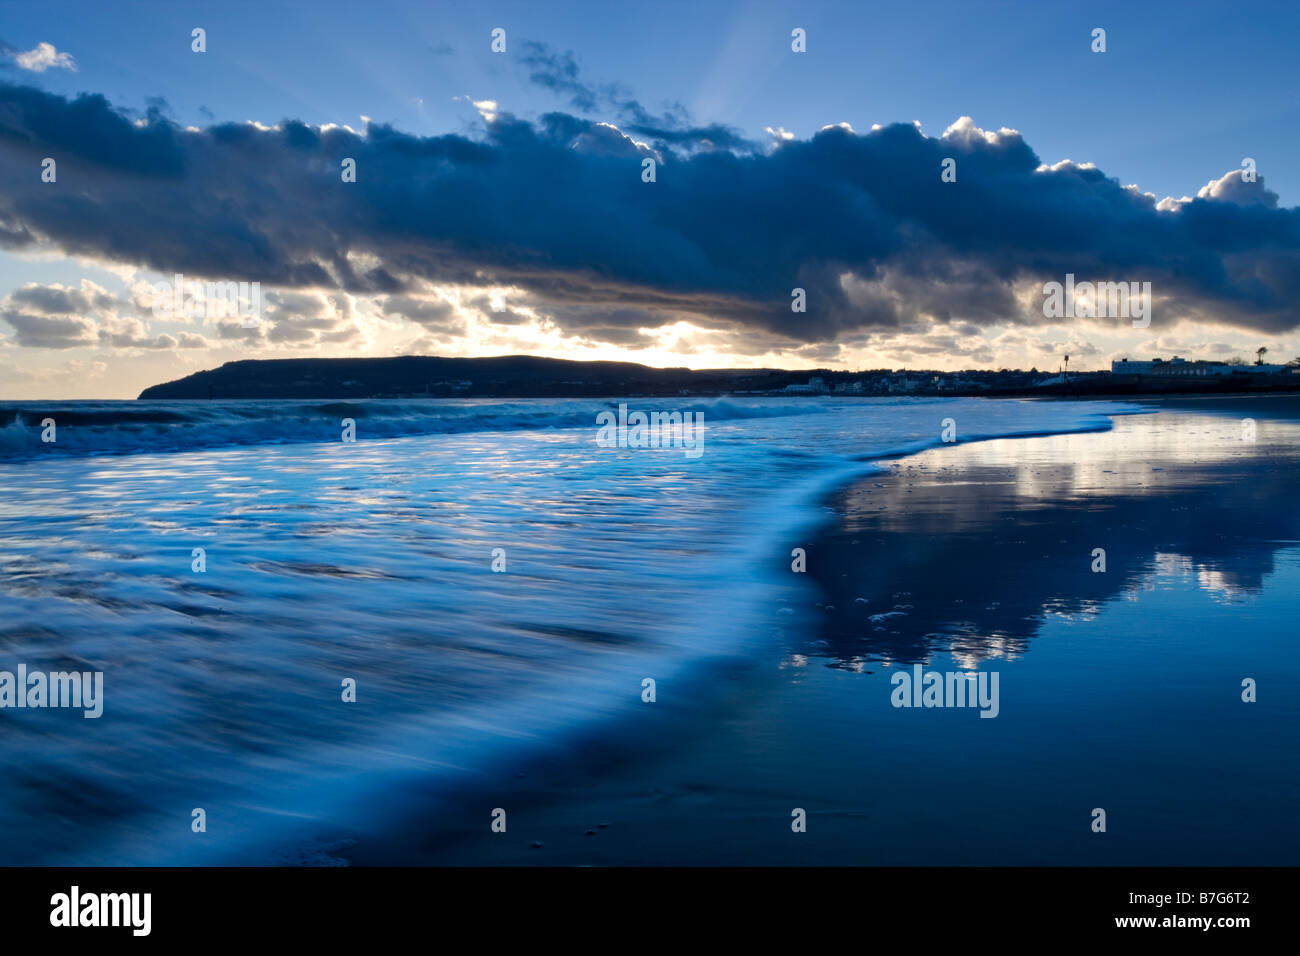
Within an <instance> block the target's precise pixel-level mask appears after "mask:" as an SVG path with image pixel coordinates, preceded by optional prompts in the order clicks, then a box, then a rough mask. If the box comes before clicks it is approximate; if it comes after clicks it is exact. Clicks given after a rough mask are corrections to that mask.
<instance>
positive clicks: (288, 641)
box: [0, 398, 1300, 866]
mask: <svg viewBox="0 0 1300 956" xmlns="http://www.w3.org/2000/svg"><path fill="white" fill-rule="evenodd" d="M624 404H627V405H628V406H629V407H630V408H631V409H632V411H633V412H635V411H637V410H644V409H648V410H652V411H653V410H659V411H664V409H663V405H662V403H648V402H646V401H644V400H641V401H635V400H630V401H628V402H626V403H625V402H622V401H620V400H614V401H585V400H584V401H549V400H541V401H535V402H458V401H443V400H430V401H427V402H402V403H389V402H353V403H324V404H321V403H303V402H282V403H275V402H265V403H222V402H214V403H197V404H195V403H188V404H187V403H184V402H170V403H167V402H160V403H133V404H131V405H130V406H129V408H123V407H120V406H119V405H115V404H113V403H98V404H96V403H83V404H81V405H76V404H75V403H72V404H70V405H67V406H61V407H49V406H40V407H32V406H28V405H20V406H18V407H16V408H14V407H11V408H9V409H7V410H5V414H6V416H7V418H6V419H5V421H6V422H7V424H6V425H5V427H4V429H3V431H4V435H3V436H2V437H3V438H4V439H5V441H4V443H3V447H4V448H6V449H8V455H7V457H6V458H5V460H3V461H0V479H2V480H3V482H4V484H5V486H6V487H7V488H9V489H11V490H10V492H9V494H8V497H7V500H6V503H5V505H4V507H3V509H0V562H2V563H3V567H4V570H5V572H6V573H5V575H4V577H3V578H2V579H0V580H3V582H4V588H5V593H4V597H5V599H6V607H7V609H8V614H7V619H6V621H5V622H4V623H3V625H0V647H3V649H4V651H5V659H6V661H7V663H5V664H4V665H3V666H0V670H5V671H12V672H15V673H17V672H19V668H20V667H24V668H26V672H28V673H41V674H45V673H49V674H54V673H56V672H57V673H62V672H66V671H75V672H77V673H81V674H86V675H90V676H92V677H94V679H95V681H96V683H95V684H94V686H95V687H96V688H99V687H101V686H102V692H100V691H97V696H96V702H95V708H96V714H97V715H96V716H95V717H94V719H84V717H83V714H82V713H81V712H79V711H77V710H70V709H62V710H59V709H49V708H35V709H33V708H8V707H6V708H4V709H0V723H2V724H3V727H4V732H5V733H6V739H7V747H6V751H5V767H4V769H5V771H6V773H7V774H8V779H9V780H10V781H11V786H10V787H8V788H7V789H6V791H5V792H4V794H3V795H0V832H3V833H5V834H7V835H9V836H11V837H13V839H8V840H6V841H5V844H4V846H5V850H4V856H3V859H2V860H0V862H4V863H11V864H12V863H74V864H103V863H113V862H116V863H138V864H145V865H149V864H169V863H170V864H177V863H179V864H185V865H203V864H212V863H224V864H238V865H250V864H251V865H258V864H273V863H289V864H301V865H343V864H353V865H360V866H364V865H373V864H446V865H480V864H481V865H494V864H543V865H588V864H590V865H637V864H654V865H687V864H702V865H726V864H751V863H752V864H881V865H883V864H906V865H929V864H943V863H961V864H981V865H988V864H1000V863H1006V864H1021V863H1045V864H1069V863H1085V864H1101V863H1137V862H1141V863H1145V864H1160V863H1201V864H1220V863H1224V864H1227V863H1263V862H1272V863H1293V862H1295V860H1294V855H1295V847H1296V845H1297V841H1296V840H1295V835H1296V834H1295V830H1294V827H1293V825H1292V824H1291V823H1290V822H1289V821H1290V819H1291V818H1290V816H1289V815H1288V812H1287V808H1288V807H1289V806H1290V805H1291V802H1292V801H1294V799H1295V797H1296V796H1297V772H1296V769H1295V768H1296V766H1297V765H1298V764H1300V761H1297V760H1296V759H1295V758H1296V756H1297V753H1296V741H1297V733H1296V731H1297V727H1298V726H1300V722H1298V721H1297V711H1296V705H1295V703H1294V702H1295V700H1296V694H1295V691H1296V689H1297V670H1296V665H1295V662H1294V655H1291V654H1288V653H1287V651H1288V642H1289V641H1290V640H1291V635H1292V634H1293V632H1294V627H1293V622H1294V619H1295V611H1296V607H1295V598H1294V595H1295V594H1296V593H1298V592H1297V587H1296V585H1297V584H1300V578H1298V575H1300V564H1298V561H1297V553H1298V552H1297V547H1298V545H1297V541H1300V528H1297V525H1296V516H1295V514H1294V510H1293V509H1292V507H1291V502H1292V501H1293V500H1294V496H1295V490H1296V482H1295V477H1294V476H1295V473H1296V472H1295V465H1296V458H1297V453H1298V452H1300V425H1298V424H1297V415H1296V409H1295V403H1294V402H1292V401H1290V400H1288V399H1280V398H1269V399H1231V400H1227V399H1225V400H1199V401H1193V402H1169V403H1168V404H1167V405H1149V406H1138V405H1132V404H1121V403H1114V402H1104V403H1103V402H1052V401H1045V402H1044V401H1038V402H1034V401H1020V400H1007V401H990V400H977V399H929V398H919V399H908V398H901V399H890V400H881V399H869V400H856V401H855V400H839V399H832V398H809V399H802V400H800V399H793V400H791V399H785V400H779V399H778V400H772V399H734V400H713V401H707V402H695V403H688V402H684V403H683V405H682V407H681V408H680V409H678V411H681V412H682V413H684V414H690V415H691V416H692V417H693V418H694V420H696V421H700V420H702V421H703V423H704V425H703V429H702V430H698V429H697V434H696V435H695V436H694V438H693V442H692V444H691V445H690V446H689V447H686V446H683V447H678V446H675V445H673V444H672V443H667V444H661V445H660V446H659V447H651V446H648V445H645V444H642V443H640V442H639V441H631V440H629V441H613V440H610V441H604V440H602V434H603V433H602V431H601V422H602V421H607V420H608V418H609V416H618V417H620V418H621V416H623V414H624V410H623V409H622V408H621V406H622V405H624ZM697 416H702V418H699V417H697ZM44 417H52V418H55V419H56V420H58V421H60V422H61V424H60V427H59V443H58V444H57V445H48V446H43V445H41V444H40V442H39V441H36V440H34V439H33V437H32V436H33V435H34V434H38V433H39V432H38V431H37V430H36V429H34V428H32V427H31V425H30V423H31V422H39V421H41V420H42V418H44ZM345 417H346V418H347V419H348V420H350V421H352V422H353V423H354V428H355V441H348V440H347V438H346V437H345V438H343V440H340V439H339V437H338V436H339V431H338V423H339V421H340V419H342V418H345ZM627 417H628V418H629V419H630V418H631V414H630V413H629V414H628V416H627ZM1247 419H1249V420H1250V423H1251V424H1249V425H1248V424H1247V422H1246V420H1247ZM621 434H622V433H621V432H620V435H621ZM1248 439H1249V440H1248ZM697 451H698V452H699V454H693V452H697ZM1099 551H1102V552H1104V565H1105V566H1104V570H1101V569H1100V568H1099V567H1098V553H1099ZM931 672H933V673H934V674H935V675H937V677H936V679H938V680H940V681H941V682H942V683H943V690H944V694H945V695H948V696H944V697H942V698H940V699H937V700H932V699H930V698H929V697H927V691H926V689H925V688H924V687H923V685H924V684H926V682H927V681H929V680H930V677H929V675H930V673H931ZM965 674H970V675H973V677H974V680H973V681H972V682H971V683H970V685H969V686H970V687H971V696H970V700H969V701H968V700H966V699H965V697H964V696H963V697H962V698H961V700H960V701H959V700H958V699H957V698H956V697H955V696H952V695H955V694H956V693H957V690H958V689H960V688H962V687H964V686H966V685H965V682H966V678H965V677H963V676H962V675H965ZM99 675H102V678H101V676H99ZM895 677H900V678H901V679H902V680H903V681H905V682H908V686H900V685H899V684H898V683H897V682H896V681H895ZM1248 679H1249V680H1250V681H1253V682H1255V684H1256V685H1257V699H1256V700H1254V701H1253V702H1249V703H1247V702H1245V701H1244V700H1243V699H1242V695H1243V681H1245V680H1248ZM101 680H102V684H101V683H99V682H100V681H101ZM912 685H914V686H912ZM87 686H90V685H87ZM1253 693H1254V692H1253ZM896 703H897V704H899V705H897V706H896ZM903 703H906V704H907V706H902V705H901V704H903ZM939 705H942V706H939ZM1098 809H1100V810H1103V811H1104V812H1105V814H1106V827H1107V828H1106V830H1105V832H1095V831H1094V830H1093V826H1094V817H1095V811H1096V810H1098ZM196 810H202V811H203V815H204V820H205V821H206V829H202V830H199V829H195V828H194V827H193V826H192V820H193V819H195V811H196Z"/></svg>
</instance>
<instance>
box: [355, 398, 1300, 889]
mask: <svg viewBox="0 0 1300 956" xmlns="http://www.w3.org/2000/svg"><path fill="white" fill-rule="evenodd" d="M1160 405H1161V407H1162V409H1163V410H1162V411H1161V412H1160V413H1159V414H1154V415H1142V416H1122V417H1118V418H1116V419H1115V428H1114V430H1112V431H1110V432H1105V433H1094V434H1085V435H1069V436H1053V437H1044V438H1029V439H1010V440H998V441H991V442H982V443H974V444H970V445H956V446H948V447H943V448H939V449H935V450H933V451H929V452H925V453H922V454H920V455H915V456H911V457H908V458H905V459H901V460H898V461H894V462H889V463H887V464H886V468H887V472H886V473H883V474H880V475H875V476H871V477H868V478H866V479H864V480H861V481H858V482H856V483H854V484H853V485H851V486H850V487H848V488H845V489H843V490H842V491H840V492H838V493H837V494H835V495H834V496H833V497H832V498H831V499H830V500H828V502H827V511H826V519H827V520H826V524H825V526H824V528H823V529H822V531H821V532H820V533H819V534H818V535H817V536H815V537H814V538H813V539H812V540H808V541H792V542H789V547H791V548H792V547H805V548H806V549H807V554H808V573H807V574H806V575H802V576H801V575H795V574H793V573H792V574H791V575H790V578H791V586H790V588H789V590H788V593H785V594H781V595H774V598H776V599H777V604H778V607H777V608H776V609H775V611H774V613H773V621H772V628H771V631H770V632H768V633H763V634H756V635H755V636H754V641H753V642H752V644H751V645H750V646H749V647H748V648H747V650H746V653H745V655H744V656H743V657H737V658H728V659H725V660H719V661H717V662H716V664H715V666H713V667H712V668H710V669H709V670H708V672H707V673H704V674H701V675H700V676H699V679H698V681H697V682H695V683H694V684H693V685H681V686H674V685H672V684H661V685H660V687H659V691H658V700H657V701H656V702H655V703H654V704H646V705H645V707H644V709H643V710H642V711H641V713H643V714H644V717H643V718H637V719H634V721H633V722H631V723H629V724H626V725H620V726H618V727H615V728H609V729H608V732H607V733H605V734H601V735H598V736H596V737H593V738H592V739H590V740H587V741H584V742H581V743H578V744H575V745H572V746H569V747H566V748H564V749H563V750H562V751H558V752H555V753H553V754H552V755H551V757H550V758H549V759H547V760H545V761H543V762H541V763H539V764H535V765H531V766H527V767H519V768H514V770H513V772H510V773H503V774H502V775H501V776H500V777H499V778H496V779H487V778H485V779H482V780H481V781H479V784H480V785H478V786H475V787H474V792H473V793H465V794H461V795H457V796H453V797H451V798H444V797H441V796H439V797H438V798H437V799H435V797H434V795H430V800H429V803H428V806H429V812H428V813H427V814H425V815H423V816H422V817H421V818H420V819H418V820H413V821H410V822H409V823H403V824H401V825H399V826H394V827H392V828H389V829H388V830H387V831H386V835H385V836H382V837H381V836H376V835H375V834H373V833H371V834H364V835H361V834H358V835H356V843H355V844H354V845H351V846H347V847H340V848H338V849H337V850H336V851H335V852H333V853H331V854H330V856H331V858H333V859H338V860H342V861H348V862H351V863H354V864H359V865H366V864H451V865H499V864H505V865H519V864H540V865H596V866H605V865H737V864H739V865H750V864H755V865H768V864H794V865H800V864H802V865H808V864H813V865H843V864H847V865H860V864H871V865H936V864H958V865H961V864H976V865H999V864H1004V865H1028V864H1046V865H1058V864H1059V865H1065V864H1085V865H1087V864H1121V865H1193V864H1201V865H1282V864H1287V865H1294V864H1296V863H1297V862H1300V826H1298V825H1297V823H1296V821H1295V817H1294V812H1293V807H1294V805H1295V801H1296V799H1297V798H1298V797H1300V759H1298V758H1300V704H1298V703H1297V701H1300V695H1298V694H1297V691H1298V690H1300V665H1298V663H1297V655H1296V653H1295V648H1294V634H1295V621H1296V619H1297V611H1298V610H1300V598H1298V596H1300V515H1298V514H1297V510H1296V508H1295V500H1296V492H1297V490H1300V481H1298V480H1297V470H1296V469H1297V466H1298V465H1300V398H1296V399H1287V398H1278V397H1269V398H1261V399H1244V398H1231V399H1218V400H1215V399H1209V400H1171V401H1168V402H1164V403H1160ZM1244 418H1252V419H1253V420H1254V422H1255V426H1254V428H1255V434H1254V440H1253V441H1247V440H1243V437H1242V436H1243V426H1242V419H1244ZM957 424H958V430H959V431H960V427H961V423H960V422H958V423H957ZM1097 548H1102V549H1104V550H1105V558H1106V569H1105V571H1104V572H1098V571H1094V570H1093V568H1094V566H1095V564H1096V558H1095V555H1094V549H1097ZM788 551H789V548H787V549H786V550H785V551H784V552H783V553H782V554H780V555H776V556H774V560H775V561H778V562H780V563H781V564H782V565H783V566H787V565H788V562H789V558H788V557H787V556H786V555H788ZM915 664H921V665H922V666H923V667H924V668H926V669H933V670H938V671H945V672H946V671H972V672H977V673H978V672H981V671H989V672H991V671H996V672H997V673H998V674H999V676H1000V679H1001V680H1000V709H999V713H998V716H997V717H996V718H994V719H982V718H980V717H979V714H978V711H977V710H974V709H969V708H966V709H963V708H899V707H895V706H893V705H892V704H891V690H892V687H891V682H890V678H891V676H892V675H893V674H895V673H898V671H899V669H906V670H909V671H910V670H911V668H912V667H913V665H915ZM1244 678H1251V679H1253V680H1255V681H1256V682H1257V685H1258V701H1257V702H1255V703H1244V702H1243V701H1242V700H1241V682H1242V680H1243V679H1244ZM498 807H499V808H502V809H505V810H506V816H507V827H506V832H505V833H494V832H492V829H491V819H492V817H491V814H492V811H493V810H494V809H495V808H498ZM796 808H800V809H802V810H804V811H805V812H806V815H807V829H806V832H802V833H796V832H793V831H792V828H791V820H792V811H794V810H795V809H796ZM1095 808H1103V809H1105V811H1106V814H1107V830H1106V832H1105V833H1096V832H1093V829H1092V820H1093V810H1094V809H1095ZM331 836H335V835H331Z"/></svg>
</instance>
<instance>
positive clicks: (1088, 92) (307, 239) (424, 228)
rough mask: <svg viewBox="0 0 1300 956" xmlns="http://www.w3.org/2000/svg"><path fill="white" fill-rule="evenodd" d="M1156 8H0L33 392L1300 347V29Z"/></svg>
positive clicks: (9, 282)
mask: <svg viewBox="0 0 1300 956" xmlns="http://www.w3.org/2000/svg"><path fill="white" fill-rule="evenodd" d="M1135 7H1138V5H1132V4H1128V3H1119V4H1106V3H1090V4H1077V5H1075V4H1071V5H1064V4H1033V3H1024V4H1021V3H981V2H970V0H967V2H959V3H933V2H924V0H918V2H909V3H907V4H887V5H886V4H873V3H861V2H857V3H815V2H800V3H797V4H769V3H710V2H698V0H693V2H676V0H667V2H662V3H655V4H640V5H637V4H631V3H609V2H608V0H604V2H600V3H565V2H549V3H545V4H539V3H521V4H494V3H465V4H451V3H436V2H421V3H386V2H368V3H365V4H355V3H346V4H344V3H332V2H328V0H318V2H313V3H294V2H280V3H266V2H259V3H244V2H239V0H230V2H223V3H220V4H200V3H187V2H175V0H169V2H159V3H122V4H104V3H102V2H93V3H84V4H83V3H61V2H57V0H56V2H51V3H47V4H40V5H36V4H30V3H4V2H0V398H4V399H29V398H130V397H134V396H135V395H136V394H138V393H139V392H140V391H141V390H142V389H143V388H145V387H147V386H148V385H151V384H155V383H157V382H161V381H166V380H170V379H173V378H177V377H180V376H183V375H186V374H189V373H191V372H194V371H198V370H200V369H205V368H212V367H215V366H217V365H220V364H222V363H223V362H227V361H233V360H239V359H246V358H287V357H309V356H311V357H316V356H322V357H323V356H336V357H343V356H382V355H397V354H437V355H500V354H513V353H528V354H536V355H549V356H557V357H564V358H590V359H617V360H623V361H636V362H643V363H645V364H650V365H658V366H689V367H692V368H708V367H724V366H769V367H789V368H804V367H806V368H816V367H826V368H840V369H858V368H862V369H866V368H925V369H943V370H951V369H960V368H1003V367H1006V368H1029V367H1036V368H1039V369H1042V370H1049V369H1050V370H1053V371H1054V370H1055V369H1057V368H1058V367H1059V365H1060V363H1061V361H1062V356H1063V355H1065V354H1069V355H1070V367H1071V368H1072V369H1091V368H1108V367H1109V363H1110V361H1111V360H1112V359H1116V358H1122V357H1136V358H1150V357H1153V356H1157V355H1159V356H1164V357H1169V356H1171V355H1175V354H1176V355H1180V356H1182V357H1185V358H1215V359H1223V358H1228V357H1233V356H1241V357H1248V358H1250V359H1253V358H1254V356H1255V353H1256V350H1257V349H1258V348H1260V347H1266V348H1267V349H1268V353H1267V354H1268V358H1269V359H1270V360H1276V361H1286V360H1289V359H1291V358H1293V357H1295V356H1297V355H1300V334H1297V326H1298V325H1300V308H1297V306H1296V304H1295V303H1296V301H1297V298H1296V294H1297V292H1300V210H1298V209H1297V206H1298V205H1300V167H1298V166H1297V164H1296V163H1295V161H1294V158H1295V157H1296V156H1297V155H1300V97H1298V95H1297V94H1298V92H1300V84H1298V83H1297V74H1298V68H1297V66H1296V61H1297V57H1296V55H1295V49H1294V48H1295V43H1296V38H1297V36H1300V29H1298V28H1300V6H1298V5H1296V4H1294V3H1277V4H1273V3H1262V4H1251V5H1248V6H1241V5H1228V4H1210V3H1194V2H1192V3H1187V2H1178V3H1149V4H1142V5H1140V8H1135ZM196 28H201V29H202V30H203V31H204V33H203V41H204V43H203V46H204V49H203V50H202V51H201V52H199V51H196V50H195V49H194V46H195V39H194V36H193V31H194V30H195V29H196ZM796 29H797V30H800V31H802V36H803V44H802V45H803V47H804V49H802V50H799V51H796V50H795V49H794V48H793V47H794V46H798V45H799V44H798V43H797V42H796V39H795V38H792V31H795V30H796ZM1098 29H1100V30H1104V31H1105V33H1104V41H1105V49H1104V51H1101V50H1096V49H1094V47H1096V46H1097V45H1098V40H1097V38H1096V36H1095V31H1096V30H1098ZM494 30H501V31H504V34H503V35H502V34H498V37H500V39H499V40H498V42H497V43H496V46H497V47H498V50H494V49H493V43H494V41H493V31H494ZM502 40H503V41H504V42H501V41H502ZM501 46H504V49H503V50H500V49H499V48H500V47H501ZM348 159H351V160H353V161H354V163H355V181H345V178H346V177H345V175H344V173H343V168H344V161H345V160H348ZM47 160H53V167H52V170H51V169H50V168H49V164H48V163H47ZM647 160H648V161H651V162H652V163H653V173H654V177H653V181H649V182H648V181H646V177H647V176H648V171H647V168H646V166H647ZM1248 160H1249V162H1247V161H1248ZM949 161H950V164H951V169H950V172H949V176H948V177H947V178H945V177H944V176H943V171H944V169H945V167H946V166H947V165H948V163H949ZM51 173H52V180H53V181H48V179H49V178H51ZM950 180H951V181H950ZM177 273H180V274H183V275H184V276H185V281H186V282H187V283H192V282H195V281H198V282H201V283H218V282H219V283H226V282H248V283H253V282H256V283H259V286H258V288H259V290H260V300H259V305H260V309H259V319H260V321H257V322H255V323H249V322H244V321H240V320H239V319H238V317H230V316H224V315H220V314H217V315H186V314H183V312H182V313H178V312H177V311H176V310H174V309H170V308H168V307H167V306H169V305H170V304H172V303H173V302H174V300H173V299H172V298H171V296H170V295H166V294H164V293H163V292H162V287H161V286H160V283H163V282H174V278H173V277H174V276H175V275H176V274H177ZM1067 276H1074V277H1075V281H1078V282H1124V283H1138V286H1136V287H1133V288H1145V286H1144V285H1143V284H1144V283H1150V286H1149V288H1150V310H1149V313H1148V319H1149V324H1147V325H1145V326H1142V324H1141V323H1138V326H1139V327H1135V324H1134V322H1133V321H1130V317H1129V316H1127V315H1123V316H1117V315H1114V314H1111V315H1103V316H1092V315H1089V314H1087V310H1086V305H1087V303H1086V302H1084V307H1081V308H1079V309H1077V310H1075V314H1073V315H1066V316H1057V315H1049V314H1048V310H1046V309H1045V307H1044V302H1045V299H1046V296H1045V293H1044V284H1045V283H1050V282H1060V283H1064V282H1066V278H1067ZM795 290H802V291H801V292H800V293H798V294H796V292H795ZM1084 298H1085V299H1086V297H1084ZM796 303H797V304H796ZM799 306H802V310H801V311H796V309H797V308H798V307H799ZM1100 311H1103V312H1104V311H1105V310H1104V309H1103V310H1100Z"/></svg>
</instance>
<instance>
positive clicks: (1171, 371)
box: [1110, 355, 1300, 378]
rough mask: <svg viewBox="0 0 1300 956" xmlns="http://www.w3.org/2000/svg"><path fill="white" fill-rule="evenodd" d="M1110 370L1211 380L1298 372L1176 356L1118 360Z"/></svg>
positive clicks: (1113, 371)
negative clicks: (1200, 360)
mask: <svg viewBox="0 0 1300 956" xmlns="http://www.w3.org/2000/svg"><path fill="white" fill-rule="evenodd" d="M1110 370H1111V372H1112V373H1113V374H1115V375H1138V376H1159V377H1162V378H1163V377H1166V376H1178V377H1180V378H1182V377H1184V376H1186V377H1195V378H1212V377H1216V376H1228V375H1286V374H1288V373H1290V372H1296V371H1300V369H1296V368H1293V367H1290V366H1287V365H1229V364H1228V363H1227V362H1199V361H1197V362H1189V361H1187V360H1186V359H1181V358H1179V357H1178V356H1177V355H1175V356H1174V357H1173V358H1171V359H1169V360H1168V361H1165V360H1164V359H1159V358H1153V359H1151V361H1149V362H1130V361H1129V360H1128V359H1120V360H1119V361H1118V362H1111V363H1110Z"/></svg>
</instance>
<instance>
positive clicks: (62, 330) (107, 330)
mask: <svg viewBox="0 0 1300 956" xmlns="http://www.w3.org/2000/svg"><path fill="white" fill-rule="evenodd" d="M146 314H147V312H146V310H145V309H144V307H143V305H142V303H141V302H139V301H138V300H137V299H135V298H132V299H129V300H124V299H119V298H116V297H115V296H113V295H110V294H109V293H108V292H107V290H105V289H104V288H102V287H101V286H98V285H96V284H95V283H94V282H91V281H90V280H89V279H83V280H82V282H81V285H80V287H79V288H69V287H66V286H61V285H57V284H55V285H37V284H34V283H33V284H29V285H25V286H22V287H21V288H18V289H15V290H14V291H13V292H11V293H9V295H7V296H5V297H4V299H2V300H0V322H4V323H5V324H7V325H8V326H9V327H10V328H11V329H12V330H13V340H14V342H15V343H16V344H17V345H19V346H24V347H27V348H39V349H71V348H81V347H85V346H96V345H97V346H103V347H107V348H115V349H194V348H206V347H207V345H208V341H207V340H206V339H205V338H204V337H203V336H201V335H198V334H196V333H193V332H180V333H179V334H177V335H170V334H167V333H162V334H158V335H151V334H149V332H148V331H147V329H146V326H145V323H144V321H142V316H145V315H146Z"/></svg>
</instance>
